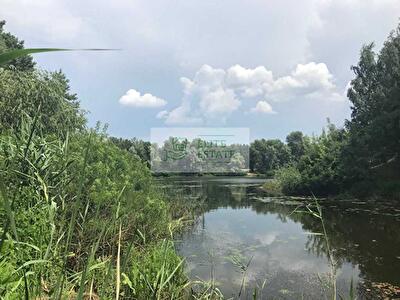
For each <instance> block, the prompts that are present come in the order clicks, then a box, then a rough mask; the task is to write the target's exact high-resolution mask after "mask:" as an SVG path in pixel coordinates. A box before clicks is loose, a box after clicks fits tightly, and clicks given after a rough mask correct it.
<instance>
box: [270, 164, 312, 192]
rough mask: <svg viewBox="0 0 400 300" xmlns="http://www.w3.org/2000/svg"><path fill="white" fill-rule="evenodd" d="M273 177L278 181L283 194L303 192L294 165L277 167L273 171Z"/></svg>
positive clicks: (300, 178)
mask: <svg viewBox="0 0 400 300" xmlns="http://www.w3.org/2000/svg"><path fill="white" fill-rule="evenodd" d="M275 178H276V179H277V181H278V182H279V183H280V187H281V190H282V192H283V193H284V194H285V195H299V194H304V193H305V191H304V186H302V184H303V181H302V177H301V174H300V172H299V170H298V169H297V168H296V167H295V166H288V167H285V168H281V169H279V170H278V171H276V173H275Z"/></svg>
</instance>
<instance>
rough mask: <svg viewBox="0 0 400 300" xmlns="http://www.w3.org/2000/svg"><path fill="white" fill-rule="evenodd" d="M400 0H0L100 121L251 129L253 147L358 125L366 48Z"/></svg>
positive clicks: (115, 130)
mask: <svg viewBox="0 0 400 300" xmlns="http://www.w3.org/2000/svg"><path fill="white" fill-rule="evenodd" d="M399 17H400V0H301V1H294V0H279V1H278V0H263V1H261V0H246V1H244V0H242V1H238V0H214V1H209V0H202V1H195V0H182V1H178V0H170V1H166V0H164V1H161V0H154V1H150V0H147V1H140V0H114V1H103V0H96V1H94V0H85V1H81V0H57V1H51V0H40V1H30V0H0V19H4V20H6V21H7V24H6V30H8V31H10V32H12V33H13V34H15V35H17V36H18V37H19V38H21V39H23V40H25V46H26V47H63V48H64V47H65V48H117V49H121V50H119V51H112V52H65V53H61V52H57V53H47V54H38V55H35V60H36V61H37V63H38V66H39V67H40V68H43V69H46V70H59V69H62V70H63V71H64V72H65V73H66V74H67V77H68V78H69V79H70V85H71V90H72V91H73V92H75V93H77V95H78V97H79V99H80V101H81V106H82V107H83V108H84V109H85V110H87V111H88V112H89V113H88V115H87V117H88V120H89V124H90V125H94V124H95V123H96V121H101V122H103V123H107V124H108V125H109V127H108V128H109V130H108V131H109V133H110V134H111V135H113V136H119V137H126V138H131V137H139V138H142V139H149V136H150V130H151V128H153V127H242V128H243V127H246V128H249V129H250V137H251V139H256V138H280V139H284V138H285V136H286V135H287V134H288V133H289V132H291V131H294V130H301V131H303V132H304V133H306V134H318V133H320V132H321V130H322V128H323V127H324V126H326V124H327V119H328V118H329V120H330V121H331V122H332V123H334V124H337V125H338V126H342V125H343V124H344V120H345V119H346V118H349V117H350V102H349V101H348V99H347V97H346V88H347V87H348V86H349V82H350V80H351V79H352V78H353V73H352V71H351V69H350V67H351V65H355V64H357V62H358V58H359V53H360V49H361V47H362V46H363V45H364V44H367V43H370V42H375V45H376V50H377V51H379V49H380V47H381V46H382V43H383V42H384V40H385V39H386V38H387V36H388V34H389V33H390V31H391V30H393V29H395V28H396V26H397V24H398V23H399Z"/></svg>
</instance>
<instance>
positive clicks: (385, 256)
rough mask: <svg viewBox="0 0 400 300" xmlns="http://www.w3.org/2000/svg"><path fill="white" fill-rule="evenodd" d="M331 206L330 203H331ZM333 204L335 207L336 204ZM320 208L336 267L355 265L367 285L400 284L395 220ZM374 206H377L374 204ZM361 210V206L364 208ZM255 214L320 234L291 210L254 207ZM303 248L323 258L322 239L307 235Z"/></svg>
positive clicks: (398, 225) (313, 222)
mask: <svg viewBox="0 0 400 300" xmlns="http://www.w3.org/2000/svg"><path fill="white" fill-rule="evenodd" d="M331 204H332V203H331ZM336 204H339V202H338V203H336ZM349 205H350V206H351V208H350V207H346V206H345V205H343V206H342V205H340V206H336V205H335V206H334V207H333V206H323V218H324V222H325V226H326V231H327V234H328V239H329V243H330V245H331V248H332V250H333V255H334V257H335V259H336V261H337V262H338V266H339V267H340V266H341V265H342V264H343V263H344V262H349V263H352V264H353V265H358V267H359V269H360V272H361V275H362V276H363V277H364V278H365V279H368V280H371V281H385V282H389V283H392V284H396V285H398V284H399V283H400V276H399V270H400V235H399V228H400V221H399V219H398V218H397V219H396V217H395V216H390V215H380V214H377V213H374V211H375V208H373V209H371V210H370V211H368V209H365V207H363V208H364V209H363V210H362V211H361V210H355V209H354V206H355V205H354V204H348V205H347V206H349ZM375 205H379V204H376V203H375ZM364 206H365V205H364ZM253 208H254V209H255V210H256V211H257V212H263V213H271V212H272V213H276V214H278V216H279V218H280V220H282V221H285V220H286V219H287V218H290V219H291V220H292V221H294V222H296V223H301V224H302V228H303V230H306V231H310V232H319V233H320V232H322V228H321V227H322V226H321V222H320V221H319V220H318V219H316V218H314V217H312V216H311V215H308V214H302V213H293V210H294V207H293V206H288V205H283V204H279V203H257V202H256V203H254V204H253ZM305 247H306V248H307V249H308V250H309V251H310V252H312V253H313V254H315V255H318V256H323V255H324V256H326V254H327V249H326V243H325V240H324V237H323V236H320V235H310V236H308V241H307V243H306V245H305Z"/></svg>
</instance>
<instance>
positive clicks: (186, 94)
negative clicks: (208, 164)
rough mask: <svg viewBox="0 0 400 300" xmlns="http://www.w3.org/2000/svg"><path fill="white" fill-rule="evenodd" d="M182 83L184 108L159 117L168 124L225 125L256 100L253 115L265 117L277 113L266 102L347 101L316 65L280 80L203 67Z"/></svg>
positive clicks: (268, 74)
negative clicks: (239, 110) (232, 116)
mask: <svg viewBox="0 0 400 300" xmlns="http://www.w3.org/2000/svg"><path fill="white" fill-rule="evenodd" d="M181 82H182V85H183V98H182V103H181V105H179V106H178V107H176V108H175V109H173V110H172V111H170V112H168V111H162V112H160V113H159V114H160V116H159V117H160V118H164V119H165V122H166V123H167V124H188V123H189V124H193V123H212V122H215V121H218V122H225V121H226V119H227V118H228V117H229V116H230V115H231V114H232V113H233V112H235V111H237V110H238V109H239V107H241V106H242V105H245V104H248V103H251V101H253V100H256V98H258V99H257V100H258V102H257V103H256V105H255V106H254V107H252V108H251V109H250V112H253V113H265V114H273V113H275V111H274V110H273V108H272V106H271V104H270V103H269V102H267V101H266V100H265V99H271V100H272V101H274V102H279V101H290V100H297V101H301V99H302V98H315V99H316V100H318V101H323V100H339V99H344V97H343V96H342V94H341V93H338V91H337V90H338V89H337V87H336V85H335V82H334V77H333V75H332V74H331V73H330V72H329V69H328V67H327V66H326V64H324V63H315V62H310V63H307V64H298V65H297V66H296V68H295V69H294V70H293V71H292V72H290V74H289V75H287V76H282V77H278V78H274V76H273V73H272V71H271V70H268V69H267V68H266V67H264V66H258V67H256V68H254V69H247V68H244V67H242V66H240V65H234V66H232V67H230V68H228V69H226V70H224V69H218V68H213V67H211V66H209V65H203V66H202V67H201V68H200V69H199V70H198V71H197V72H196V74H195V75H194V77H193V79H189V78H186V77H182V78H181ZM260 98H262V99H263V100H260Z"/></svg>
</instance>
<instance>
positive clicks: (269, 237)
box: [254, 232, 278, 246]
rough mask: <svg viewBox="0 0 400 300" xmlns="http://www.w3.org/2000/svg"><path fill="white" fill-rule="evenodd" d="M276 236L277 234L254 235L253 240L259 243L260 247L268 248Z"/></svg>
mask: <svg viewBox="0 0 400 300" xmlns="http://www.w3.org/2000/svg"><path fill="white" fill-rule="evenodd" d="M277 236H278V233H276V232H269V233H266V234H255V235H254V239H256V240H257V241H259V242H260V243H261V244H262V245H264V246H268V245H270V244H272V243H273V242H274V241H275V240H276V238H277Z"/></svg>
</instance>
